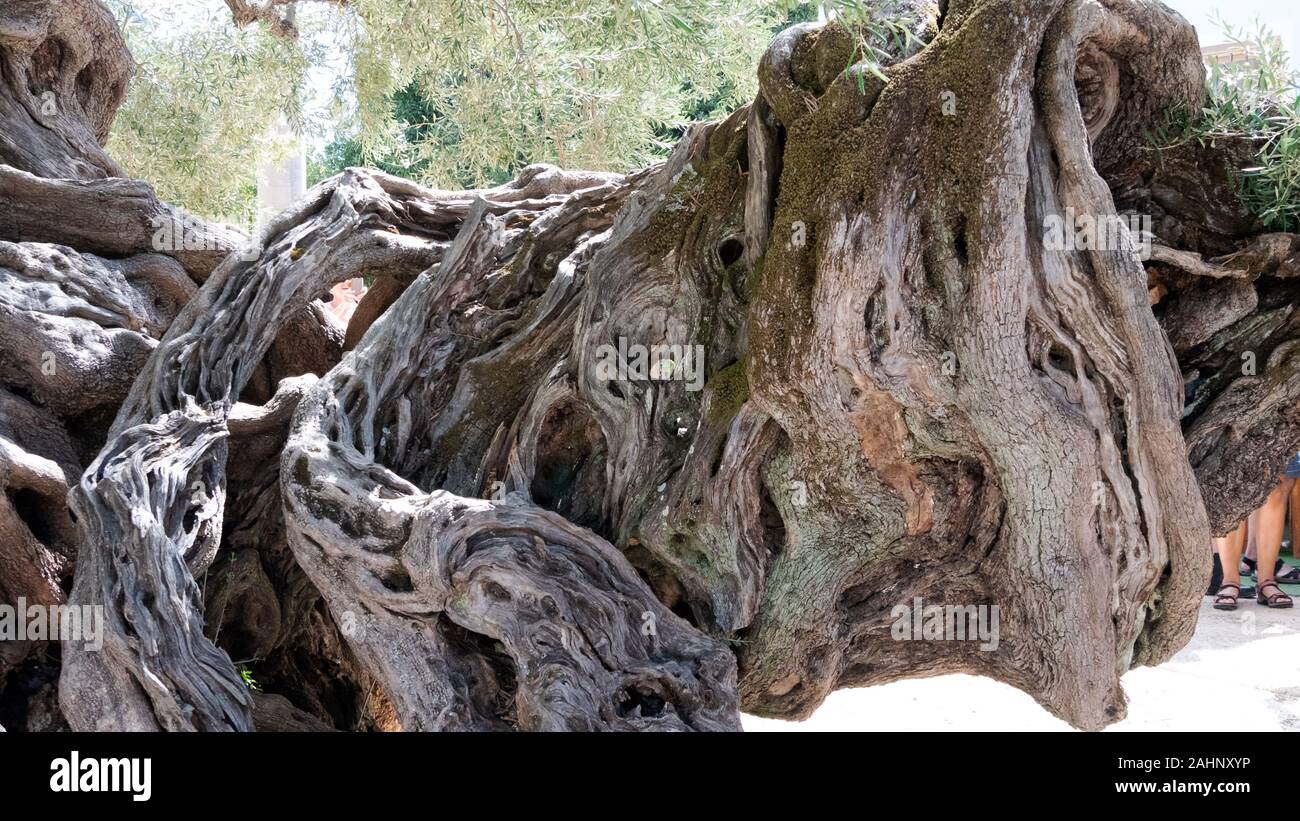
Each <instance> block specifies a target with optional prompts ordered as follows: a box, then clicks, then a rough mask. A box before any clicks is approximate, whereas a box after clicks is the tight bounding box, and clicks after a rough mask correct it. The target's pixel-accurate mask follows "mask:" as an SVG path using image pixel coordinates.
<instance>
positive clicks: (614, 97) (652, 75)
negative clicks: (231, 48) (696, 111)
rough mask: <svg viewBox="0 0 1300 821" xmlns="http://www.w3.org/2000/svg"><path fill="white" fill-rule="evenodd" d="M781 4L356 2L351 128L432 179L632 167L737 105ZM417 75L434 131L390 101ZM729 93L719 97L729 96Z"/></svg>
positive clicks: (376, 152)
mask: <svg viewBox="0 0 1300 821" xmlns="http://www.w3.org/2000/svg"><path fill="white" fill-rule="evenodd" d="M781 5H782V4H773V3H763V2H755V0H624V1H623V2H617V3H610V2H594V0H534V2H527V3H524V2H518V0H515V2H510V0H486V2H471V1H470V0H410V1H409V2H405V3H397V4H394V3H391V2H388V0H357V2H355V3H353V4H352V6H351V8H350V11H348V12H347V14H349V15H351V16H352V17H353V18H354V20H355V22H356V25H357V26H358V29H359V30H360V31H363V32H364V36H362V37H359V38H356V39H353V40H351V41H350V45H351V51H350V58H351V63H352V75H351V77H350V80H349V89H348V90H349V91H350V93H351V96H352V97H353V98H354V99H355V100H356V101H357V105H356V116H355V117H354V118H353V119H352V120H351V122H349V123H347V127H348V128H347V130H348V132H349V133H350V135H351V136H352V137H353V138H354V139H355V140H356V142H357V143H358V145H359V147H360V151H361V156H363V157H365V158H376V157H379V158H394V157H400V158H402V159H401V160H400V162H401V163H402V164H403V165H406V166H412V167H414V166H417V165H418V168H419V169H420V172H421V173H420V177H421V178H422V179H423V180H424V181H425V182H428V183H430V184H434V185H441V186H460V185H465V184H483V183H491V182H495V181H498V180H500V179H502V178H503V177H509V176H512V175H513V173H514V172H515V171H517V170H518V168H519V167H520V166H521V165H523V164H526V163H528V162H539V161H544V162H554V163H556V164H559V165H562V166H567V167H574V168H578V167H581V168H591V169H596V170H628V169H631V168H634V167H637V166H640V165H643V164H645V163H646V162H649V161H651V160H653V159H654V158H655V157H656V155H657V152H656V146H655V144H654V129H655V127H656V126H659V125H663V124H669V123H673V122H674V121H677V120H678V119H680V117H681V115H682V113H683V112H684V111H688V110H690V109H691V108H692V106H698V105H700V104H704V103H706V102H709V103H711V104H712V105H711V110H716V109H717V108H719V107H727V106H734V105H735V104H738V103H739V102H742V101H744V100H747V99H749V98H750V97H751V96H752V95H753V93H754V91H755V78H754V66H755V64H756V62H757V59H758V56H759V55H760V54H761V52H762V49H763V48H764V46H765V45H766V43H767V41H768V39H769V28H770V26H771V25H772V23H773V22H774V21H775V19H777V16H776V15H777V13H778V9H779V8H780V6H781ZM412 83H416V84H418V85H419V87H420V94H421V96H422V97H423V98H424V99H426V100H429V101H431V109H432V110H431V112H430V113H431V115H432V116H431V117H430V119H429V120H428V121H426V122H425V123H423V124H422V125H423V126H425V130H424V132H423V134H421V135H419V136H418V137H417V138H416V139H415V140H413V141H412V140H411V139H410V138H409V137H410V133H409V132H410V129H411V126H412V125H414V124H415V123H413V122H412V121H411V120H403V119H402V118H400V117H398V116H394V112H393V107H392V105H391V104H390V101H391V100H393V99H394V95H395V94H396V93H397V92H398V91H399V90H401V89H404V88H408V87H409V86H410V85H411V84H412ZM719 89H721V90H722V97H721V99H716V98H717V97H718V93H719Z"/></svg>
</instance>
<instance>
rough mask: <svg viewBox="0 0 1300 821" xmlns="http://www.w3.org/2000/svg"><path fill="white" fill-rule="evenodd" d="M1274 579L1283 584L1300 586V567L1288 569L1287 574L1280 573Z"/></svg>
mask: <svg viewBox="0 0 1300 821" xmlns="http://www.w3.org/2000/svg"><path fill="white" fill-rule="evenodd" d="M1273 578H1274V580H1275V581H1278V582H1281V583H1282V584H1300V567H1287V568H1286V572H1285V573H1278V574H1277V575H1276V576H1274V577H1273Z"/></svg>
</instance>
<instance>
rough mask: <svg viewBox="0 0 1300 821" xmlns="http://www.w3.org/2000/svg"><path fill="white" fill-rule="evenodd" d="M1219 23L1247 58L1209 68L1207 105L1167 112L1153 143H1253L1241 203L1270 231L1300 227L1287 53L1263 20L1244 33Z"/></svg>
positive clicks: (1293, 96)
mask: <svg viewBox="0 0 1300 821" xmlns="http://www.w3.org/2000/svg"><path fill="white" fill-rule="evenodd" d="M1219 24H1220V25H1221V26H1222V27H1223V29H1224V31H1225V32H1226V33H1227V35H1228V37H1229V39H1230V41H1231V42H1232V43H1234V44H1235V45H1238V46H1242V47H1244V48H1245V49H1247V51H1248V52H1249V54H1250V56H1251V59H1250V60H1249V61H1248V62H1243V63H1234V64H1228V65H1215V66H1212V67H1211V70H1210V73H1209V77H1208V79H1207V86H1208V89H1207V90H1208V101H1207V103H1206V106H1205V108H1204V109H1203V110H1201V111H1200V112H1197V113H1196V114H1195V115H1194V116H1193V115H1191V114H1190V113H1189V112H1187V111H1172V112H1169V114H1168V115H1167V116H1166V118H1165V120H1164V121H1163V122H1162V123H1160V124H1159V125H1158V126H1157V127H1156V128H1154V129H1153V130H1152V133H1151V135H1150V136H1151V140H1152V142H1153V143H1154V144H1155V145H1156V147H1158V148H1161V149H1167V148H1171V147H1174V146H1176V145H1180V144H1183V143H1185V142H1188V141H1190V140H1196V141H1198V142H1200V143H1201V144H1213V142H1214V141H1215V140H1218V139H1225V138H1238V139H1239V138H1245V139H1249V140H1251V141H1252V142H1254V143H1255V144H1256V146H1257V150H1256V164H1255V165H1254V166H1253V167H1251V168H1245V169H1242V178H1241V181H1240V188H1239V193H1240V196H1241V200H1242V203H1243V205H1245V206H1246V207H1247V208H1248V209H1249V210H1250V212H1251V213H1253V214H1255V215H1256V216H1257V217H1258V218H1259V219H1260V221H1261V222H1263V223H1264V224H1265V226H1267V227H1268V228H1270V229H1272V230H1278V231H1295V230H1300V89H1298V88H1297V85H1296V76H1295V73H1294V72H1293V71H1292V69H1291V61H1290V56H1289V55H1288V54H1287V51H1286V49H1285V48H1284V47H1283V45H1282V41H1281V39H1280V38H1279V37H1277V35H1275V34H1273V33H1272V32H1270V31H1269V30H1268V29H1267V28H1265V27H1264V26H1263V25H1259V24H1257V25H1256V28H1255V30H1254V31H1244V30H1241V29H1236V28H1233V27H1232V26H1229V25H1226V24H1224V23H1222V22H1220V23H1219Z"/></svg>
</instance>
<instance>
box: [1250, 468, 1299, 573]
mask: <svg viewBox="0 0 1300 821" xmlns="http://www.w3.org/2000/svg"><path fill="white" fill-rule="evenodd" d="M1294 484H1295V479H1287V478H1285V477H1283V478H1282V479H1281V480H1280V481H1279V482H1278V485H1277V487H1275V488H1273V492H1272V493H1270V494H1269V495H1268V500H1267V501H1266V502H1264V506H1263V507H1261V508H1260V509H1259V510H1258V511H1256V520H1257V522H1258V530H1257V531H1256V532H1257V533H1258V544H1259V552H1258V554H1257V555H1256V558H1255V566H1256V568H1258V569H1257V571H1256V572H1257V573H1258V574H1259V583H1260V584H1264V582H1266V581H1269V580H1271V579H1272V578H1273V576H1274V568H1276V567H1277V556H1278V553H1280V552H1281V551H1282V526H1283V525H1284V524H1285V523H1286V508H1287V503H1288V501H1289V500H1290V498H1291V487H1292V485H1294Z"/></svg>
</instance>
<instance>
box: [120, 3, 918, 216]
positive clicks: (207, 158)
mask: <svg viewBox="0 0 1300 821" xmlns="http://www.w3.org/2000/svg"><path fill="white" fill-rule="evenodd" d="M107 2H108V3H109V5H110V7H112V8H113V10H114V11H115V13H116V14H117V16H118V19H119V20H120V21H121V22H122V24H123V26H124V29H125V31H126V34H127V38H128V43H129V45H130V47H131V49H132V53H133V54H134V56H135V58H136V60H137V62H138V63H139V68H138V70H137V72H136V76H135V77H134V79H133V81H132V85H131V88H130V91H129V96H128V100H127V102H126V104H125V106H124V107H123V109H122V112H121V113H120V114H119V116H118V119H117V122H116V124H115V126H114V130H113V136H112V140H111V143H110V151H111V152H112V153H113V155H114V156H115V157H116V158H117V159H118V160H119V162H120V163H121V164H122V165H123V166H124V168H125V169H126V170H127V172H128V173H130V174H131V175H133V176H138V177H141V178H143V179H146V180H149V181H151V182H153V183H154V184H155V185H156V186H157V188H158V190H159V193H160V195H161V196H163V197H164V198H165V199H168V200H170V201H172V202H175V203H177V204H180V205H183V206H185V207H186V208H189V209H190V210H192V211H195V212H197V213H200V214H203V215H205V216H209V217H213V218H224V219H233V220H237V221H242V222H248V221H249V219H250V217H251V214H252V210H253V207H252V199H253V196H254V185H255V178H254V173H255V169H256V166H257V162H258V160H260V159H265V158H267V157H268V155H272V154H274V153H276V152H277V151H278V150H282V149H283V146H276V145H274V144H273V143H271V142H269V138H268V137H266V135H267V134H269V133H271V132H272V130H273V128H274V126H275V125H276V123H277V122H278V121H280V120H281V119H282V118H283V119H284V120H285V121H287V122H288V123H289V125H290V126H291V127H293V128H294V129H296V130H297V131H298V133H300V134H305V135H307V136H308V137H309V138H311V140H312V142H313V144H317V145H319V146H320V148H319V149H318V150H316V151H314V152H312V154H313V156H312V161H311V163H310V166H309V181H311V182H315V181H318V180H319V179H322V178H324V177H326V176H329V175H330V174H333V173H336V172H337V171H338V170H339V169H341V168H344V167H346V166H349V165H370V166H377V167H379V168H381V169H383V170H386V171H389V172H391V173H395V174H400V175H402V176H406V177H411V178H413V179H416V180H419V181H421V182H423V183H426V184H428V185H433V186H439V187H455V188H461V187H468V186H477V185H490V184H495V183H499V182H503V181H505V180H507V179H510V178H511V177H513V176H514V175H515V174H516V173H518V171H519V169H520V168H521V167H523V166H524V165H526V164H528V163H532V162H552V163H556V164H558V165H563V166H567V167H572V168H589V169H595V170H620V171H627V170H631V169H634V168H637V167H640V166H642V165H645V164H646V163H649V162H652V161H654V160H657V159H660V158H662V157H663V156H664V155H665V153H666V152H667V151H668V150H669V148H671V145H672V143H673V142H675V141H676V140H677V139H678V138H679V137H680V135H681V134H682V132H683V131H684V130H685V128H686V127H687V125H689V124H690V123H693V122H699V121H703V120H709V119H716V118H719V117H722V116H725V115H726V114H727V113H729V112H730V111H731V110H733V109H734V108H735V107H736V106H737V105H739V104H741V103H744V102H747V101H748V100H750V99H752V98H753V95H754V93H755V91H756V84H757V82H756V76H755V67H756V64H757V61H758V58H759V57H760V56H761V54H762V52H763V49H764V48H765V47H766V46H767V43H768V42H769V41H770V39H771V37H772V34H773V33H774V32H775V31H779V30H780V29H781V28H784V27H785V26H786V25H789V24H791V23H794V22H799V21H804V20H813V19H818V18H821V19H834V18H837V17H838V18H840V19H843V20H844V21H845V22H846V24H847V23H850V21H852V23H853V24H854V25H855V26H857V24H859V23H860V24H861V25H860V26H857V28H858V29H859V30H860V31H861V32H862V44H863V48H862V49H861V51H862V53H863V54H864V55H866V56H867V57H868V59H869V58H870V56H871V55H872V54H873V53H875V51H876V50H877V49H879V48H881V47H882V44H884V43H886V42H890V41H891V40H892V39H894V38H904V39H907V38H910V37H911V36H912V34H911V29H910V28H909V24H910V21H905V22H904V24H897V25H896V24H895V23H893V22H891V21H890V18H888V17H885V18H884V19H885V22H875V21H876V20H877V19H878V15H879V12H880V11H881V10H882V9H884V8H886V7H888V6H889V5H891V0H824V2H808V0H618V1H617V2H609V0H528V1H527V2H524V0H400V2H394V0H352V2H350V3H348V4H346V5H335V4H333V3H308V2H304V3H299V4H298V12H297V20H296V23H297V26H298V28H299V30H300V31H301V32H302V36H301V38H300V39H299V40H298V41H297V42H290V41H286V40H282V39H279V38H276V37H275V36H274V35H272V34H271V33H270V32H269V31H267V30H266V29H265V28H264V27H263V26H261V25H254V26H252V27H250V28H248V29H246V30H239V29H237V28H235V27H234V25H233V23H231V21H230V18H229V12H228V10H227V9H226V7H225V5H224V4H222V3H220V2H218V0H184V2H182V3H180V4H175V3H168V2H164V1H163V0H107ZM196 9H201V10H202V13H196ZM323 76H324V77H329V76H332V77H333V78H334V82H333V88H332V93H331V95H330V96H331V99H330V100H329V101H328V107H329V112H328V114H325V115H323V116H321V117H318V118H316V119H317V120H320V121H319V122H317V121H313V122H308V121H307V117H306V116H305V115H304V110H315V108H324V107H325V101H322V100H321V99H319V98H320V97H321V96H322V95H321V93H320V92H321V89H322V88H324V87H325V85H326V83H325V82H322V77H323ZM309 78H310V79H309Z"/></svg>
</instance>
